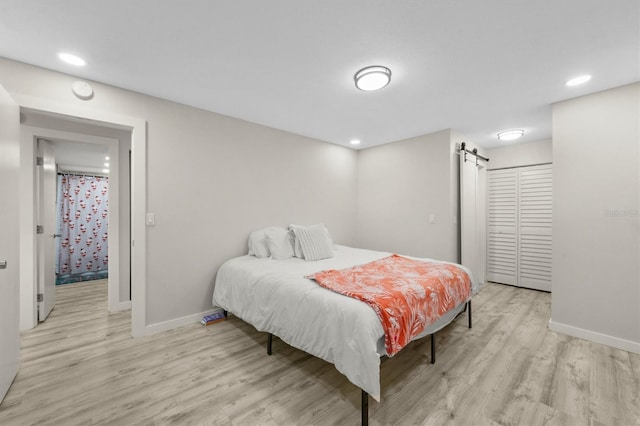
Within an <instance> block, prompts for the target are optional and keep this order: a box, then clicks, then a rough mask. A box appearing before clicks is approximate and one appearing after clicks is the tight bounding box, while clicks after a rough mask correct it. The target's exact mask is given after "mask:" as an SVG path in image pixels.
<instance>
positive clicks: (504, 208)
mask: <svg viewBox="0 0 640 426" xmlns="http://www.w3.org/2000/svg"><path fill="white" fill-rule="evenodd" d="M487 183H488V193H489V200H488V215H487V221H488V227H487V234H488V235H487V244H488V253H487V280H489V281H495V282H499V283H504V284H512V285H516V284H517V278H518V275H517V265H518V263H517V262H518V259H517V251H518V245H517V234H516V233H517V220H518V215H517V213H518V194H517V192H518V187H517V172H516V170H515V169H507V170H494V171H490V172H489V173H488V182H487Z"/></svg>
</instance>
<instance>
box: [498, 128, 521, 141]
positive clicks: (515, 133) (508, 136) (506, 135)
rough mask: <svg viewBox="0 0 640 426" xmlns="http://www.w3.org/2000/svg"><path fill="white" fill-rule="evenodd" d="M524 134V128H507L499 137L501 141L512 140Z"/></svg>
mask: <svg viewBox="0 0 640 426" xmlns="http://www.w3.org/2000/svg"><path fill="white" fill-rule="evenodd" d="M523 135H524V130H522V129H518V130H506V131H504V132H500V133H498V139H499V140H501V141H512V140H515V139H518V138H520V137H522V136H523Z"/></svg>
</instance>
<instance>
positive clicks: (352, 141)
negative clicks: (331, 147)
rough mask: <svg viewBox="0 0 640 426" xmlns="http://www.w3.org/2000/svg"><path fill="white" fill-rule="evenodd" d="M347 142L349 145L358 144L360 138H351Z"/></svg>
mask: <svg viewBox="0 0 640 426" xmlns="http://www.w3.org/2000/svg"><path fill="white" fill-rule="evenodd" d="M349 143H350V144H351V145H360V140H359V139H351V141H349Z"/></svg>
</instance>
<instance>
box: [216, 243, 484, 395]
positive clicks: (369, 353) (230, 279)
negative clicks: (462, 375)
mask: <svg viewBox="0 0 640 426" xmlns="http://www.w3.org/2000/svg"><path fill="white" fill-rule="evenodd" d="M390 254H391V253H384V252H377V251H371V250H363V249H355V248H350V247H345V246H336V250H335V251H334V255H335V257H333V258H330V259H324V260H319V261H315V262H308V261H305V260H303V259H298V258H290V259H287V260H273V259H271V258H266V259H259V258H257V257H254V256H242V257H237V258H234V259H231V260H229V261H227V262H225V263H224V264H223V265H222V266H221V267H220V269H219V270H218V275H217V277H216V284H215V288H214V291H213V305H214V306H219V307H221V308H223V309H225V310H227V311H229V312H231V313H233V314H234V315H236V316H238V317H240V318H242V319H243V320H244V321H246V322H248V323H250V324H252V325H253V326H254V327H255V328H256V329H257V330H259V331H265V332H269V333H272V334H274V335H276V336H278V337H279V338H281V339H282V340H283V341H285V342H287V343H288V344H290V345H291V346H294V347H296V348H298V349H302V350H303V351H305V352H308V353H310V354H312V355H315V356H317V357H318V358H322V359H324V360H325V361H328V362H330V363H332V364H334V365H335V366H336V368H337V369H338V371H340V372H341V373H342V374H344V375H345V376H346V377H347V378H348V379H349V380H350V381H351V382H352V383H353V384H355V385H356V386H358V387H360V388H361V389H363V390H364V391H366V392H367V393H369V395H371V396H372V397H373V398H374V399H375V400H376V401H380V355H384V354H385V350H384V331H383V328H382V324H381V323H380V320H379V319H378V317H377V315H376V313H375V312H374V311H373V309H372V308H370V307H369V306H368V305H367V304H365V303H363V302H361V301H359V300H356V299H353V298H350V297H347V296H343V295H341V294H338V293H334V292H332V291H330V290H327V289H324V288H322V287H320V286H319V285H318V284H316V283H315V282H314V281H312V280H309V279H306V278H304V277H305V276H308V275H311V274H313V273H315V272H319V271H322V270H326V269H343V268H348V267H350V266H354V265H360V264H363V263H367V262H371V261H374V260H377V259H381V258H383V257H386V256H389V255H390ZM429 260H431V259H429ZM463 268H464V267H463ZM464 269H465V271H466V272H467V273H469V276H470V277H471V273H470V272H469V271H468V270H467V269H466V268H464ZM471 282H472V287H473V292H474V293H475V290H476V289H477V284H476V283H475V281H474V280H473V277H471ZM462 308H463V306H462V305H461V306H459V307H458V309H456V310H454V311H450V313H449V315H446V316H445V317H443V318H441V319H440V320H439V321H438V322H437V323H436V324H433V325H432V326H431V327H429V329H428V330H425V331H424V332H423V333H422V334H421V335H420V336H418V337H422V336H425V335H427V334H430V333H433V332H435V331H437V330H438V329H440V328H442V327H443V326H445V325H446V324H448V323H449V322H450V321H451V320H452V319H453V318H454V317H455V315H456V314H457V313H458V312H460V310H461V309H462Z"/></svg>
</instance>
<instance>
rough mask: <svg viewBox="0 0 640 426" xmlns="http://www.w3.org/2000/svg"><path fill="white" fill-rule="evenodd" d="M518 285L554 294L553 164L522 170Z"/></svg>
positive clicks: (520, 181)
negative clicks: (552, 257)
mask: <svg viewBox="0 0 640 426" xmlns="http://www.w3.org/2000/svg"><path fill="white" fill-rule="evenodd" d="M518 172H519V185H518V190H519V191H518V192H519V194H520V209H519V210H520V212H519V225H520V226H519V240H520V250H519V268H518V269H519V276H518V285H520V286H522V287H529V288H535V289H538V290H545V291H551V219H552V205H551V203H552V195H553V194H552V174H551V164H546V165H542V166H531V167H522V168H520V169H518Z"/></svg>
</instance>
